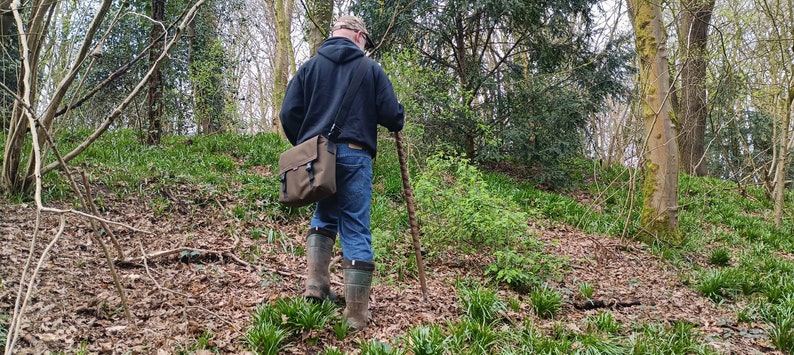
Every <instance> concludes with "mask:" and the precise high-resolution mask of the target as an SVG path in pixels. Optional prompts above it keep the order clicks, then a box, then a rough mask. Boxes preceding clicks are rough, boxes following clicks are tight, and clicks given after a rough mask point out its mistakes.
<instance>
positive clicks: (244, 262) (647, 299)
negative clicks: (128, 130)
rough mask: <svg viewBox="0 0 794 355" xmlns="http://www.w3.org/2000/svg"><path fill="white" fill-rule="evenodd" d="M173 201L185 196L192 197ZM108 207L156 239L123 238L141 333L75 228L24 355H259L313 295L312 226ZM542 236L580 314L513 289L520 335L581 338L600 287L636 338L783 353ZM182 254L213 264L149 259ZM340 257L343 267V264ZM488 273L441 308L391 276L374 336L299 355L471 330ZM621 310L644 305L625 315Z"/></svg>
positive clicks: (22, 226) (558, 231)
mask: <svg viewBox="0 0 794 355" xmlns="http://www.w3.org/2000/svg"><path fill="white" fill-rule="evenodd" d="M171 194H172V195H174V196H176V197H179V195H180V193H179V192H178V191H177V192H171ZM102 197H103V199H104V201H105V208H104V210H103V213H104V215H103V217H105V218H108V219H110V220H113V221H116V222H121V223H126V224H128V225H131V226H133V227H136V228H139V229H142V230H147V231H150V232H152V234H144V233H140V232H134V231H131V230H128V229H124V228H121V227H113V228H114V234H115V235H116V238H118V239H119V242H120V243H121V246H122V248H123V250H124V251H125V254H126V257H127V260H128V261H129V262H128V263H119V265H118V267H117V270H118V273H119V277H120V278H121V283H122V285H123V287H124V289H125V291H126V296H127V300H128V305H129V308H130V312H131V313H132V318H133V320H134V324H129V323H128V322H127V320H126V319H125V317H124V312H123V310H122V308H121V300H120V298H119V295H118V294H117V292H116V289H115V287H114V284H113V279H112V277H111V274H110V271H109V269H108V266H107V263H106V261H105V258H104V256H103V254H102V252H101V249H100V248H99V246H98V245H96V243H94V242H93V241H92V233H93V231H92V230H91V227H90V223H88V222H87V221H86V220H84V219H82V218H78V217H76V216H69V217H68V222H67V226H66V230H65V233H66V235H65V236H64V237H63V238H62V239H61V241H60V242H59V243H58V244H57V245H56V247H55V248H54V249H53V250H52V252H51V254H50V255H49V256H48V258H47V260H46V261H45V262H44V263H43V266H42V268H41V270H40V274H39V276H38V278H37V280H36V282H35V283H34V292H33V296H32V298H31V301H30V303H29V306H28V308H27V310H26V312H25V314H24V320H23V322H22V325H21V333H20V334H21V339H20V340H19V341H18V343H17V346H16V347H15V353H17V354H39V353H46V352H68V351H73V350H75V349H80V348H81V347H83V346H84V347H85V350H86V351H87V352H89V353H107V354H116V353H152V354H169V353H174V352H178V351H179V350H181V349H189V348H190V347H191V346H192V344H195V342H196V339H197V338H199V337H201V336H202V335H203V334H205V333H207V332H208V333H211V334H212V338H211V344H210V345H211V346H213V347H216V348H217V349H218V350H219V351H220V352H221V353H245V352H246V349H245V347H244V346H243V342H242V340H241V339H242V338H243V337H244V334H245V331H246V329H247V328H248V327H250V326H251V313H252V312H253V310H254V309H255V307H256V306H257V305H258V304H260V303H263V302H274V301H275V300H277V299H279V298H283V297H295V296H298V295H300V294H301V291H302V290H301V289H302V285H303V278H302V275H303V273H304V269H305V260H304V258H303V257H302V256H300V255H298V253H296V252H294V251H295V250H296V249H295V248H296V247H297V246H302V245H303V244H304V242H305V236H304V235H303V233H302V231H304V230H306V227H307V226H306V225H305V222H304V223H300V224H294V223H293V224H291V225H287V224H284V223H283V222H278V221H270V220H269V219H267V218H249V219H244V220H243V219H235V218H233V217H231V216H232V215H233V213H231V212H230V211H232V209H233V208H234V206H235V203H236V201H235V198H234V197H232V196H224V197H223V198H218V199H215V200H214V201H204V202H205V203H201V204H190V203H185V202H184V201H181V202H180V201H179V200H178V199H176V198H175V199H174V201H173V203H172V204H171V207H170V208H169V209H167V210H165V211H164V212H163V213H161V214H155V213H154V212H153V211H152V208H150V207H148V206H151V205H152V201H151V200H147V198H154V197H151V196H150V197H146V196H143V197H139V196H130V197H126V198H124V199H119V198H117V197H115V196H114V195H112V194H110V193H109V192H105V194H104V195H103V196H102ZM0 215H2V216H3V218H2V219H0V239H2V244H0V313H2V314H5V315H10V314H11V313H12V308H13V305H14V301H15V297H16V294H17V292H18V289H19V277H20V273H21V270H22V269H23V267H24V265H25V262H26V259H27V255H28V253H29V247H30V238H31V235H32V231H33V228H34V219H35V208H34V207H33V206H30V205H13V204H8V203H6V202H0ZM57 227H58V221H57V218H56V217H54V216H51V215H50V216H46V217H45V218H44V222H43V224H42V230H43V231H44V232H43V233H41V234H40V235H39V237H38V238H39V241H38V243H37V245H36V250H35V255H36V257H38V256H39V255H40V254H41V251H42V250H43V248H44V245H46V243H48V242H49V239H48V238H52V236H53V235H54V233H55V232H56V231H57ZM529 228H530V231H531V233H532V234H533V235H537V236H538V238H539V239H540V240H541V241H543V242H544V244H545V245H546V248H547V251H548V252H549V253H552V254H554V255H556V256H559V257H565V258H567V260H568V265H569V269H568V271H566V273H565V275H564V276H563V277H561V278H560V279H559V280H555V281H554V283H553V284H552V287H554V288H556V289H558V290H560V291H562V292H563V294H564V297H565V299H566V301H567V302H565V303H564V305H563V308H562V310H561V311H560V312H559V313H558V314H557V316H556V319H555V320H545V319H540V318H538V317H536V316H535V315H534V314H533V312H532V311H531V307H530V306H529V300H528V296H526V295H522V294H517V293H515V292H513V291H511V290H509V289H507V288H502V289H500V290H499V295H500V297H501V298H502V299H503V300H507V299H509V298H515V299H518V300H519V301H520V304H521V306H520V309H519V311H518V312H515V311H512V310H510V311H508V312H507V314H506V315H505V319H506V321H507V322H510V323H513V325H514V326H520V324H522V322H523V321H524V320H525V319H526V318H530V319H531V320H532V322H533V324H535V325H536V326H538V327H539V328H541V329H545V330H549V331H551V329H552V328H553V327H554V324H555V322H557V323H563V324H564V325H565V326H566V327H567V328H569V329H580V328H581V327H583V324H584V319H585V318H586V317H587V316H589V315H595V314H597V312H598V311H599V309H590V310H581V309H577V308H576V307H575V304H576V302H579V301H581V300H579V299H577V291H576V290H577V285H579V284H581V283H583V282H586V283H589V284H591V285H593V286H594V293H593V298H594V299H599V300H603V302H604V304H605V305H606V306H607V307H609V306H610V305H612V307H611V308H610V310H611V312H612V314H613V316H614V317H615V319H617V320H618V321H619V322H621V323H623V324H624V325H631V324H639V323H649V322H654V323H662V324H666V325H671V324H673V323H674V322H680V321H684V322H689V323H692V324H694V325H695V326H696V329H697V330H698V331H699V332H700V333H701V334H702V335H703V337H702V339H703V341H704V342H708V343H709V344H710V345H711V346H713V347H714V348H715V349H717V351H718V352H719V353H723V354H761V353H764V354H776V353H779V352H777V351H775V350H774V347H773V346H772V345H771V344H770V342H769V340H768V338H767V337H766V336H765V334H766V329H764V326H763V325H761V324H749V325H748V324H746V323H739V322H737V320H736V314H735V312H734V311H733V309H732V308H731V307H730V306H729V305H722V306H717V305H715V304H714V303H713V302H712V301H710V300H708V299H707V298H705V297H703V296H701V295H699V294H697V293H696V292H695V291H693V290H692V289H691V287H689V286H687V285H684V284H683V283H682V281H681V276H680V275H679V274H678V273H677V271H676V269H675V268H674V267H672V266H670V265H668V264H665V262H663V261H662V260H660V258H659V257H658V256H657V255H655V254H653V253H651V252H650V251H649V250H648V249H647V248H645V247H644V246H643V245H642V244H640V243H636V242H632V241H620V240H618V239H615V238H610V237H604V236H598V235H589V234H586V233H584V232H582V231H580V230H577V229H574V228H570V227H566V226H558V225H555V223H548V222H543V221H530V222H529ZM253 229H258V230H265V231H266V230H274V231H277V232H280V233H281V234H283V235H284V236H286V238H285V239H282V240H275V239H273V238H267V237H265V236H262V237H260V238H258V239H254V238H251V231H252V230H253ZM406 238H410V237H409V236H406ZM269 239H270V240H269ZM105 242H106V243H109V242H108V241H107V240H106V241H105ZM182 248H189V249H190V250H192V251H196V250H201V251H212V253H207V252H197V253H194V252H187V253H186V252H182V253H171V254H167V255H165V256H161V257H155V258H152V259H146V260H145V261H144V260H143V259H142V255H143V253H146V254H147V255H152V254H153V253H156V252H160V251H168V250H175V249H182ZM336 253H337V254H341V252H340V251H339V250H336ZM339 257H340V255H337V259H338V258H339ZM452 259H455V260H452ZM487 259H488V256H484V255H481V256H478V255H459V256H457V257H454V258H453V257H450V258H446V259H441V258H433V259H431V258H428V259H427V260H425V262H426V263H427V265H426V271H427V288H428V301H427V302H425V301H424V300H423V297H422V292H421V290H420V287H419V282H418V280H415V279H410V278H408V279H405V280H394V279H393V278H388V279H389V280H390V282H384V283H379V282H378V280H385V279H387V277H386V276H388V275H376V284H375V286H374V287H373V291H372V299H371V304H370V309H371V311H372V315H373V324H371V325H370V326H369V327H368V328H366V329H365V330H364V331H362V332H359V333H357V334H355V335H353V336H349V337H348V338H346V339H344V340H343V341H339V340H337V339H336V336H335V335H334V334H333V332H332V331H331V330H330V329H326V330H325V331H321V332H319V333H318V335H319V339H318V341H317V343H316V344H313V345H310V344H307V342H301V341H292V342H291V344H290V346H289V347H288V348H287V349H286V350H285V352H286V353H290V354H308V353H318V352H320V351H322V349H324V348H325V347H331V346H333V347H337V348H338V349H340V350H342V351H345V352H353V353H354V352H357V351H358V350H357V349H358V343H359V342H361V341H364V342H369V341H371V340H377V341H380V342H384V343H394V342H395V341H396V339H397V338H398V337H401V336H404V335H405V334H406V332H407V331H408V330H409V329H410V328H412V327H414V326H417V325H420V324H433V323H435V324H441V325H443V324H446V322H448V321H455V320H457V319H459V318H460V316H461V310H460V308H459V307H458V297H457V293H456V291H455V287H454V282H455V280H458V279H461V278H464V277H476V278H481V277H483V272H482V270H483V268H484V267H485V266H486V265H484V264H482V263H483V260H487ZM332 272H333V274H332V289H333V290H334V291H335V292H336V293H337V294H342V293H343V287H342V286H341V285H342V270H341V268H340V267H339V265H338V264H337V265H336V267H332ZM392 280H394V281H392ZM619 302H633V304H635V305H632V306H627V307H617V306H616V305H617V304H619ZM737 306H738V305H737ZM340 312H341V311H340Z"/></svg>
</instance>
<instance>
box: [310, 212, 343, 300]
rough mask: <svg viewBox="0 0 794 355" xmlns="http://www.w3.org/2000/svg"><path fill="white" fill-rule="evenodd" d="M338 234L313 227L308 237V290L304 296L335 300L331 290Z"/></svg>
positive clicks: (311, 298) (312, 298) (314, 298)
mask: <svg viewBox="0 0 794 355" xmlns="http://www.w3.org/2000/svg"><path fill="white" fill-rule="evenodd" d="M335 239H336V234H335V233H332V232H330V231H328V230H325V229H317V228H312V229H310V230H309V235H308V236H307V237H306V266H307V277H306V291H305V292H304V294H303V297H306V298H307V299H309V300H312V301H319V302H322V301H324V300H331V301H333V300H334V299H335V298H336V295H334V294H333V292H331V271H330V270H329V267H330V265H331V255H333V250H334V242H335Z"/></svg>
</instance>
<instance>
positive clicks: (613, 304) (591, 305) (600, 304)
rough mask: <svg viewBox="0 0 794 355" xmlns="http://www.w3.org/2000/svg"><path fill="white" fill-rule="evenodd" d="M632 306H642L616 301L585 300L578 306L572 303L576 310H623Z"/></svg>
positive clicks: (633, 302)
mask: <svg viewBox="0 0 794 355" xmlns="http://www.w3.org/2000/svg"><path fill="white" fill-rule="evenodd" d="M632 306H642V302H640V301H637V300H633V301H628V302H621V301H618V300H609V301H604V300H587V301H584V302H582V303H580V304H577V303H573V307H574V308H576V309H578V310H584V311H586V310H591V309H598V308H611V309H615V308H624V307H632Z"/></svg>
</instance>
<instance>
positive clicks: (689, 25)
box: [678, 0, 714, 176]
mask: <svg viewBox="0 0 794 355" xmlns="http://www.w3.org/2000/svg"><path fill="white" fill-rule="evenodd" d="M681 6H682V9H681V27H680V33H679V36H678V38H679V41H680V47H681V53H682V56H683V58H684V62H683V65H682V67H681V103H680V110H681V111H680V115H679V119H680V127H679V128H680V136H679V141H678V145H679V149H680V151H681V170H682V172H685V173H687V174H691V175H696V176H706V175H708V166H707V164H706V161H705V154H706V148H705V147H706V143H705V135H706V116H707V113H708V112H707V107H706V100H707V93H706V66H707V64H708V60H707V59H706V58H707V53H706V43H707V41H708V28H709V23H710V22H711V13H712V10H713V9H714V0H682V1H681Z"/></svg>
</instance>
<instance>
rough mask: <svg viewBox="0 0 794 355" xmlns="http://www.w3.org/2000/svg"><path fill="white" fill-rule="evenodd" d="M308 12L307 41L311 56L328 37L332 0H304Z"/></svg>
mask: <svg viewBox="0 0 794 355" xmlns="http://www.w3.org/2000/svg"><path fill="white" fill-rule="evenodd" d="M306 4H307V6H308V9H309V13H308V17H309V23H308V26H309V28H308V30H309V43H310V44H311V51H312V56H314V55H315V54H317V49H318V48H320V45H321V44H323V41H325V39H326V38H328V35H329V34H330V33H328V30H329V29H330V26H331V21H333V20H334V18H333V16H334V1H333V0H311V1H307V2H306Z"/></svg>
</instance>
